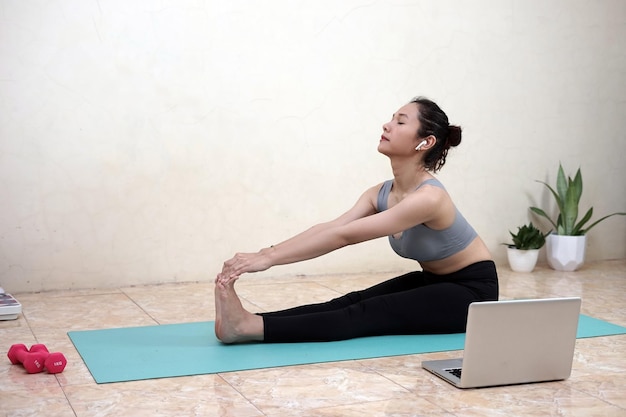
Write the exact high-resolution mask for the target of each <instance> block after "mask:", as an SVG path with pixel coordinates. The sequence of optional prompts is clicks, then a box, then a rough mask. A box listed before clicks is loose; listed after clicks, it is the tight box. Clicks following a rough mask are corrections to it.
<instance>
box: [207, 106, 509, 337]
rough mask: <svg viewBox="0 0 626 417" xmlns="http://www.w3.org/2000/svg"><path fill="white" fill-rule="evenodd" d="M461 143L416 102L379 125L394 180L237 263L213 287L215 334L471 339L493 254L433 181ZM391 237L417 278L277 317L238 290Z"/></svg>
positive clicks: (434, 111) (441, 116)
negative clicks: (254, 309)
mask: <svg viewBox="0 0 626 417" xmlns="http://www.w3.org/2000/svg"><path fill="white" fill-rule="evenodd" d="M460 142H461V128H460V127H458V126H454V125H450V124H449V123H448V117H447V116H446V114H445V113H444V112H443V111H442V110H441V109H440V108H439V106H438V105H437V104H435V103H434V102H432V101H430V100H428V99H426V98H423V97H418V98H415V99H413V100H412V101H411V102H410V103H408V104H406V105H405V106H403V107H401V108H400V109H399V110H398V111H397V112H396V113H395V114H394V115H393V117H392V119H391V120H390V121H389V122H387V123H385V124H384V125H383V134H382V136H381V138H380V142H379V145H378V151H379V152H380V153H382V154H384V155H386V156H387V157H389V159H390V161H391V168H392V171H393V179H392V180H389V181H386V182H384V183H382V184H378V185H375V186H374V187H371V188H370V189H368V190H366V191H365V192H364V193H363V195H362V196H361V197H360V198H359V200H358V201H357V202H356V204H355V205H354V207H352V208H351V209H350V210H348V211H347V212H346V213H344V214H343V215H341V216H340V217H338V218H337V219H335V220H333V221H330V222H327V223H321V224H318V225H316V226H313V227H312V228H310V229H308V230H306V231H304V232H302V233H300V234H298V235H296V236H294V237H292V238H290V239H288V240H286V241H284V242H282V243H279V244H277V245H273V246H271V247H269V248H265V249H261V250H260V251H259V252H257V253H238V254H236V255H235V256H234V257H233V258H232V259H229V260H227V261H226V262H225V263H224V266H223V268H222V271H221V273H219V274H218V276H217V278H216V281H215V282H216V287H215V303H216V321H215V334H216V336H217V337H218V339H220V340H221V341H222V342H224V343H237V342H245V341H265V342H302V341H331V340H342V339H350V338H354V337H362V336H376V335H389V334H420V333H456V332H463V331H465V324H466V319H467V310H468V306H469V304H470V303H472V302H475V301H491V300H497V299H498V277H497V273H496V268H495V264H494V262H493V261H492V259H491V254H490V253H489V250H488V249H487V247H486V246H485V244H484V242H483V241H482V240H481V238H480V237H479V236H478V235H477V234H476V232H475V231H474V229H473V228H472V227H471V226H470V225H469V224H468V223H467V221H466V220H465V219H464V218H463V216H462V215H461V213H460V212H459V211H458V210H457V208H456V207H455V205H454V203H453V202H452V200H451V198H450V196H449V195H448V193H447V192H446V190H445V189H444V187H443V185H442V184H441V183H440V182H439V181H438V180H437V179H435V177H433V175H432V174H431V173H435V172H437V171H438V170H439V169H441V167H442V166H443V165H444V164H445V161H446V155H447V153H448V149H449V148H450V147H451V146H457V145H459V143H460ZM383 236H389V241H390V243H391V246H392V248H393V249H394V250H395V251H396V252H397V253H398V254H399V255H400V256H403V257H407V258H411V259H414V260H416V261H417V262H419V264H420V265H421V267H422V271H416V272H411V273H408V274H406V275H403V276H400V277H396V278H393V279H391V280H389V281H386V282H383V283H381V284H378V285H375V286H373V287H371V288H368V289H366V290H363V291H356V292H352V293H349V294H347V295H345V296H343V297H340V298H337V299H334V300H331V301H329V302H327V303H321V304H313V305H306V306H301V307H296V308H292V309H288V310H283V311H277V312H273V313H261V314H258V315H257V314H252V313H250V312H248V311H246V310H245V309H244V308H243V307H242V305H241V302H240V300H239V298H238V296H237V294H236V292H235V289H234V283H235V281H236V280H237V278H239V276H240V275H241V274H243V273H246V272H256V271H263V270H266V269H268V268H270V267H272V266H274V265H284V264H289V263H294V262H299V261H303V260H306V259H311V258H315V257H318V256H321V255H324V254H326V253H329V252H332V251H334V250H336V249H339V248H342V247H344V246H347V245H353V244H355V243H359V242H364V241H367V240H371V239H376V238H379V237H383Z"/></svg>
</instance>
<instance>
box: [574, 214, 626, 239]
mask: <svg viewBox="0 0 626 417" xmlns="http://www.w3.org/2000/svg"><path fill="white" fill-rule="evenodd" d="M611 216H626V213H623V212H619V213H613V214H608V215H606V216H604V217H602V218H601V219H600V220H596V221H595V222H593V223H591V226H589V227H588V228H586V229H585V230H581V231H580V234H581V235H584V234H585V233H587V232H588V231H589V230H591V228H592V227H593V226H595V225H596V224H598V223H600V222H601V221H602V220H604V219H607V218H609V217H611Z"/></svg>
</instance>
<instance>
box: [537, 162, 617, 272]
mask: <svg viewBox="0 0 626 417" xmlns="http://www.w3.org/2000/svg"><path fill="white" fill-rule="evenodd" d="M537 182H540V183H542V184H543V185H545V186H546V187H547V188H548V190H550V192H551V193H552V195H553V196H554V199H555V201H556V205H557V208H558V211H559V215H558V217H557V219H556V222H555V221H553V220H552V219H551V218H550V216H548V215H547V214H546V212H545V211H544V210H542V209H540V208H538V207H531V208H530V210H531V211H532V212H533V213H535V214H537V215H539V216H541V217H545V218H546V219H548V221H549V222H550V223H551V224H552V226H553V227H554V232H553V233H550V234H549V235H548V236H547V239H546V243H547V245H546V255H547V260H548V264H549V265H550V266H551V267H552V268H553V269H556V270H560V271H575V270H576V269H578V268H579V267H580V266H581V265H582V264H583V263H584V261H585V245H586V236H585V235H586V233H587V232H588V231H589V230H591V228H592V227H594V226H595V225H597V224H598V223H600V222H601V221H603V220H605V219H607V218H608V217H611V216H615V215H622V216H623V215H626V213H623V212H618V213H612V214H609V215H606V216H604V217H602V218H601V219H599V220H596V221H595V222H593V223H591V224H590V225H589V226H586V225H587V222H589V220H590V219H591V216H592V215H593V207H591V208H590V209H589V210H587V212H586V213H585V215H584V216H583V217H582V218H581V219H580V220H578V203H579V202H580V196H581V195H582V192H583V178H582V174H581V172H580V168H578V171H577V172H576V175H575V176H574V179H572V178H571V177H569V176H568V177H567V178H566V177H565V173H564V171H563V166H562V165H561V164H559V172H558V175H557V178H556V191H555V190H554V189H553V188H552V187H551V186H550V185H548V184H547V183H545V182H543V181H537Z"/></svg>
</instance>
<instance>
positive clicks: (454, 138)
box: [411, 97, 461, 172]
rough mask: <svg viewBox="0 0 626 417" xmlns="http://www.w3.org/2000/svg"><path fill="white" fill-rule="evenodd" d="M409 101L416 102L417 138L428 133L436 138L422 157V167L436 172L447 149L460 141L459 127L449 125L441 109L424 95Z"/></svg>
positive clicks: (444, 159)
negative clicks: (433, 144)
mask: <svg viewBox="0 0 626 417" xmlns="http://www.w3.org/2000/svg"><path fill="white" fill-rule="evenodd" d="M411 103H415V104H417V111H418V112H417V118H418V120H419V121H420V129H419V131H418V132H417V137H418V139H421V138H425V137H427V136H430V135H433V136H434V137H435V138H436V139H437V142H436V143H435V146H433V147H432V148H431V149H429V150H428V152H427V153H426V156H425V157H424V167H425V168H426V169H427V170H429V171H433V172H437V171H439V170H440V169H441V167H443V165H444V164H445V163H446V156H448V149H450V147H451V146H458V145H459V144H460V143H461V127H460V126H455V125H451V124H450V123H449V122H448V116H447V115H446V114H445V113H444V112H443V110H441V108H440V107H439V106H438V105H437V104H436V103H435V102H433V101H431V100H429V99H427V98H426V97H415V98H414V99H413V100H411Z"/></svg>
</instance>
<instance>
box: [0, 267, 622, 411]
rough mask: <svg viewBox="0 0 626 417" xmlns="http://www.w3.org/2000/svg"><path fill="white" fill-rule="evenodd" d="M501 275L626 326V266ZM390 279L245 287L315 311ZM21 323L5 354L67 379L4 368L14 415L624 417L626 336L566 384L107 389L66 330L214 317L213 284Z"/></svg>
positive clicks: (371, 368)
mask: <svg viewBox="0 0 626 417" xmlns="http://www.w3.org/2000/svg"><path fill="white" fill-rule="evenodd" d="M499 271H500V279H501V281H500V286H501V298H502V299H509V298H522V297H529V298H532V297H537V298H541V297H551V296H581V297H582V298H583V307H582V309H583V313H585V314H588V315H591V316H594V317H597V318H601V319H604V320H608V321H611V322H613V323H616V324H620V325H626V302H625V295H626V260H618V261H606V262H600V263H590V264H587V265H586V266H585V267H584V268H583V269H582V270H580V271H577V272H570V273H565V272H556V271H553V270H550V269H548V268H546V267H545V266H544V267H541V266H540V267H539V268H538V269H537V270H536V271H535V272H534V273H532V274H517V273H513V272H511V271H510V270H509V269H508V267H506V266H502V267H500V268H499ZM389 276H390V274H363V275H348V276H345V275H344V276H316V277H294V278H290V279H289V278H284V277H283V278H280V279H279V278H276V279H270V278H262V279H261V278H255V277H254V276H247V277H245V278H242V279H241V280H240V282H239V283H238V284H237V288H238V291H239V294H240V296H242V298H244V306H245V307H247V308H249V309H251V310H253V311H263V310H271V309H278V308H285V307H288V306H291V305H295V304H299V303H304V302H315V301H322V300H325V299H328V298H330V297H334V296H336V295H337V294H338V293H344V292H347V291H349V290H352V289H355V288H359V287H365V286H368V285H370V284H373V283H375V282H378V281H380V280H383V279H385V278H387V277H389ZM14 295H15V296H17V298H18V300H19V301H20V302H21V303H22V305H23V307H24V314H23V316H20V318H19V319H18V320H14V321H8V322H0V340H1V341H2V342H1V345H2V346H0V348H2V349H8V347H9V346H10V344H11V343H17V342H20V343H24V344H27V345H30V344H33V343H45V344H46V345H48V346H49V347H50V348H51V349H54V350H58V351H62V352H64V353H65V355H66V356H67V357H68V360H69V364H68V366H67V368H66V370H65V371H64V372H63V373H62V374H57V375H49V374H45V373H42V374H35V375H27V374H25V372H24V370H23V369H22V368H21V367H20V366H17V365H14V366H12V365H10V364H9V361H8V359H6V358H5V359H4V360H1V361H0V375H1V378H0V415H6V416H79V417H82V416H281V417H282V416H284V417H293V416H359V417H360V416H438V417H443V416H446V417H449V416H510V417H513V416H529V415H530V416H535V415H536V416H581V417H582V416H585V417H589V416H602V417H605V416H626V335H622V336H610V337H600V338H592V339H581V340H578V341H577V343H576V353H575V358H574V369H573V372H572V376H571V377H570V378H569V379H568V380H565V381H561V382H547V383H540V384H529V385H521V386H509V387H499V388H483V389H474V390H459V389H456V388H454V387H452V386H450V385H448V384H447V383H445V382H442V381H441V380H439V379H438V378H436V377H434V376H431V375H430V374H429V373H427V372H426V371H424V370H422V369H421V367H420V362H421V361H422V360H423V359H433V358H444V357H455V356H459V354H460V353H461V352H458V351H456V352H446V353H437V354H423V355H410V356H400V357H391V358H382V359H370V360H359V361H350V362H339V363H326V364H316V365H307V366H293V367H285V368H275V369H263V370H255V371H245V372H232V373H224V374H217V375H202V376H192V377H182V378H169V379H158V380H148V381H137V382H126V383H116V384H103V385H98V384H96V383H95V382H94V380H93V379H92V377H91V375H90V374H89V371H88V370H87V368H86V367H85V365H84V363H83V362H82V360H81V359H80V357H79V355H78V353H77V352H76V350H75V349H74V347H73V345H72V343H71V342H70V340H69V339H68V337H67V335H66V332H67V331H68V330H79V329H80V330H85V329H98V328H108V327H125V326H143V325H153V324H155V323H160V324H163V323H177V322H189V321H205V320H213V318H214V310H213V288H212V284H211V283H190V284H167V285H158V286H142V287H129V288H119V289H113V290H97V289H95V290H88V291H69V292H52V293H39V294H14Z"/></svg>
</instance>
